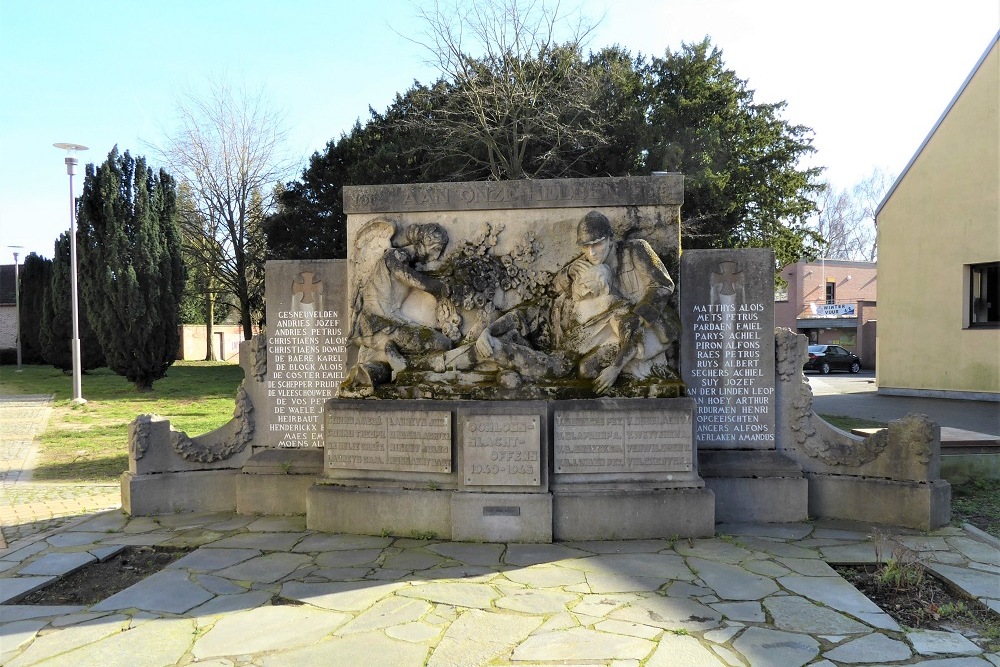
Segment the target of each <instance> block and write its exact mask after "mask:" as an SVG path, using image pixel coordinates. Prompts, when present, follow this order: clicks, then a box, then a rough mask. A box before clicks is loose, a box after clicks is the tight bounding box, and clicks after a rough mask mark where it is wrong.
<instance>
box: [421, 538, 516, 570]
mask: <svg viewBox="0 0 1000 667" xmlns="http://www.w3.org/2000/svg"><path fill="white" fill-rule="evenodd" d="M427 550H428V551H433V552H435V553H439V554H441V555H442V556H445V557H446V558H451V559H453V560H457V561H459V562H461V563H468V564H469V565H486V566H495V565H499V564H500V555H501V554H502V553H503V550H504V545H502V544H457V543H454V542H446V543H443V544H432V545H431V546H429V547H427Z"/></svg>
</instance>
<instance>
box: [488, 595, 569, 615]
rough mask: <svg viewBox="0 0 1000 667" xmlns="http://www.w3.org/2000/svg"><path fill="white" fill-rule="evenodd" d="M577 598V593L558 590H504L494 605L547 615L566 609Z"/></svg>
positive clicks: (526, 612) (525, 612)
mask: <svg viewBox="0 0 1000 667" xmlns="http://www.w3.org/2000/svg"><path fill="white" fill-rule="evenodd" d="M578 598H579V596H578V595H574V594H572V593H560V592H558V591H535V590H518V591H509V592H505V594H504V596H503V597H502V598H500V599H499V600H497V601H496V606H497V607H500V608H502V609H510V610H511V611H517V612H521V613H524V614H540V615H548V614H554V613H558V612H561V611H566V606H567V605H568V604H569V603H570V602H573V601H575V600H577V599H578Z"/></svg>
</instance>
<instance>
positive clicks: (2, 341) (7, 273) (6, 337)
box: [0, 264, 17, 350]
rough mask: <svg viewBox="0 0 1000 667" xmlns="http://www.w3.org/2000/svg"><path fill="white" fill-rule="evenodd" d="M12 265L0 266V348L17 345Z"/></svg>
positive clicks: (11, 347) (8, 348)
mask: <svg viewBox="0 0 1000 667" xmlns="http://www.w3.org/2000/svg"><path fill="white" fill-rule="evenodd" d="M14 300H15V293H14V265H13V264H4V265H2V266H0V350H12V349H14V347H16V346H17V308H16V306H15V305H14Z"/></svg>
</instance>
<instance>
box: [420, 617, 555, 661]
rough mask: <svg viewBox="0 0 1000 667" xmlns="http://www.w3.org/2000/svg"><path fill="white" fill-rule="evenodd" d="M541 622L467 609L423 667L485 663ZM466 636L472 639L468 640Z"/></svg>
mask: <svg viewBox="0 0 1000 667" xmlns="http://www.w3.org/2000/svg"><path fill="white" fill-rule="evenodd" d="M541 623H542V619H541V618H539V617H533V616H517V615H510V614H497V613H491V612H486V611H481V610H479V609H470V610H469V611H467V612H465V613H463V614H462V615H461V616H459V617H458V618H457V619H456V620H455V621H454V622H453V623H452V624H451V626H450V627H449V628H448V630H447V632H445V635H444V637H442V638H441V641H440V642H439V643H438V645H437V646H436V647H435V648H434V652H433V653H431V657H430V659H429V660H428V661H427V667H468V666H469V665H485V664H488V663H490V662H492V661H493V660H495V659H497V658H500V657H502V656H507V655H509V654H510V653H511V651H513V650H514V647H516V646H517V645H518V644H520V643H521V642H523V641H524V640H525V639H527V637H528V635H530V634H531V633H532V632H534V631H535V630H536V629H537V628H538V627H539V626H540V625H541ZM470 638H473V639H472V641H470Z"/></svg>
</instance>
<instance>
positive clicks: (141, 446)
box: [128, 414, 159, 461]
mask: <svg viewBox="0 0 1000 667" xmlns="http://www.w3.org/2000/svg"><path fill="white" fill-rule="evenodd" d="M154 419H159V417H157V416H156V415H149V414H145V415H139V416H138V417H136V418H135V419H134V420H133V421H132V424H131V428H130V429H129V438H128V455H129V456H131V457H132V459H134V460H136V461H138V460H139V459H141V458H142V457H143V455H144V454H145V453H146V450H147V449H149V435H150V422H152V421H153V420H154Z"/></svg>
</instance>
